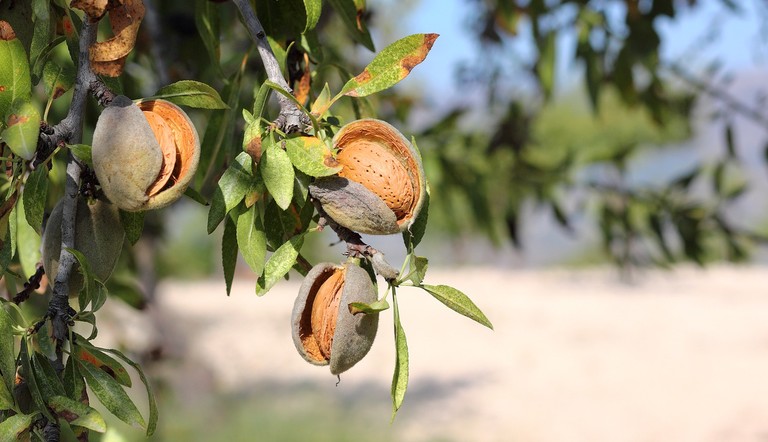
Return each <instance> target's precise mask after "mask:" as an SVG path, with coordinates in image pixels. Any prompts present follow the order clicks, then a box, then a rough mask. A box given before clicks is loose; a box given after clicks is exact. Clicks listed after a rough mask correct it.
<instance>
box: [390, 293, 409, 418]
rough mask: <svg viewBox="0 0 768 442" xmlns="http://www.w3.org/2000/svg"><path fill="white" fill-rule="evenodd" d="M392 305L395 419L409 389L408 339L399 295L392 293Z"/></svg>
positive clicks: (393, 416) (392, 390) (392, 392)
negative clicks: (398, 300)
mask: <svg viewBox="0 0 768 442" xmlns="http://www.w3.org/2000/svg"><path fill="white" fill-rule="evenodd" d="M392 305H393V311H394V325H395V354H396V356H395V371H394V373H393V374H392V389H391V395H392V420H394V419H395V415H396V414H397V410H399V409H400V406H401V405H403V399H404V398H405V392H406V390H408V341H407V340H406V339H405V330H403V325H402V324H401V323H400V308H399V307H398V305H397V295H396V294H395V293H394V292H393V293H392Z"/></svg>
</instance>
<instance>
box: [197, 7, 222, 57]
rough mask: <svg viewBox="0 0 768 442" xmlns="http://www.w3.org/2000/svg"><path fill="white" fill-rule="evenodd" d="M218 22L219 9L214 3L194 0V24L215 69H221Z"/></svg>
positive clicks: (219, 22) (219, 21)
mask: <svg viewBox="0 0 768 442" xmlns="http://www.w3.org/2000/svg"><path fill="white" fill-rule="evenodd" d="M220 24H221V20H220V19H219V9H218V7H217V6H216V4H214V3H213V2H210V1H208V0H195V26H197V32H198V33H200V39H201V40H203V45H204V46H205V50H206V52H208V56H209V57H210V58H211V63H212V64H213V66H214V67H215V68H216V70H217V71H221V49H220V44H219V39H220V36H221V25H220Z"/></svg>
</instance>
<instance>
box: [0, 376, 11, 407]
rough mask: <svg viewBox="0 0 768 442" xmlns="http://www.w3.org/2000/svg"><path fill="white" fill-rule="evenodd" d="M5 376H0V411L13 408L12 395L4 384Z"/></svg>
mask: <svg viewBox="0 0 768 442" xmlns="http://www.w3.org/2000/svg"><path fill="white" fill-rule="evenodd" d="M5 384H6V383H5V376H0V411H2V410H10V409H11V408H13V403H14V401H13V396H12V395H11V392H10V391H9V390H8V387H6V386H5Z"/></svg>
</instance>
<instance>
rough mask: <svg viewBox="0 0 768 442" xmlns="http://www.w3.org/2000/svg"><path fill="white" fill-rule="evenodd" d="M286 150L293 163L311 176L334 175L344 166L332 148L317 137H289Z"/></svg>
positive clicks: (286, 141)
mask: <svg viewBox="0 0 768 442" xmlns="http://www.w3.org/2000/svg"><path fill="white" fill-rule="evenodd" d="M285 151H286V152H287V153H288V158H290V159H291V163H293V165H294V166H296V168H297V169H299V170H300V171H302V172H304V173H306V174H307V175H309V176H313V177H321V176H329V175H334V174H336V173H338V172H339V171H340V170H341V167H342V166H341V165H340V164H339V162H338V161H336V158H334V157H333V154H332V153H331V149H330V148H328V146H326V145H325V143H323V142H322V141H320V140H319V139H317V138H316V137H295V138H289V139H287V140H285Z"/></svg>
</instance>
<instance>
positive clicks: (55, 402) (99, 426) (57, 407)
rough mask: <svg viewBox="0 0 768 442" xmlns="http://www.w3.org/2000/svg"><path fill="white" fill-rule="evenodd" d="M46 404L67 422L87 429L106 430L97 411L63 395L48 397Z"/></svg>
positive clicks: (105, 425)
mask: <svg viewBox="0 0 768 442" xmlns="http://www.w3.org/2000/svg"><path fill="white" fill-rule="evenodd" d="M48 406H49V407H50V408H51V410H52V411H53V413H54V414H55V415H56V416H58V417H60V418H62V419H64V420H65V421H67V422H69V424H70V425H76V426H79V427H83V428H88V429H89V430H93V431H98V432H99V433H103V432H105V431H106V430H107V424H106V422H104V418H103V417H102V416H101V414H99V412H98V411H96V410H95V409H93V408H91V407H89V406H88V405H85V404H83V403H80V402H78V401H76V400H73V399H70V398H68V397H65V396H53V397H52V398H50V399H48Z"/></svg>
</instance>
